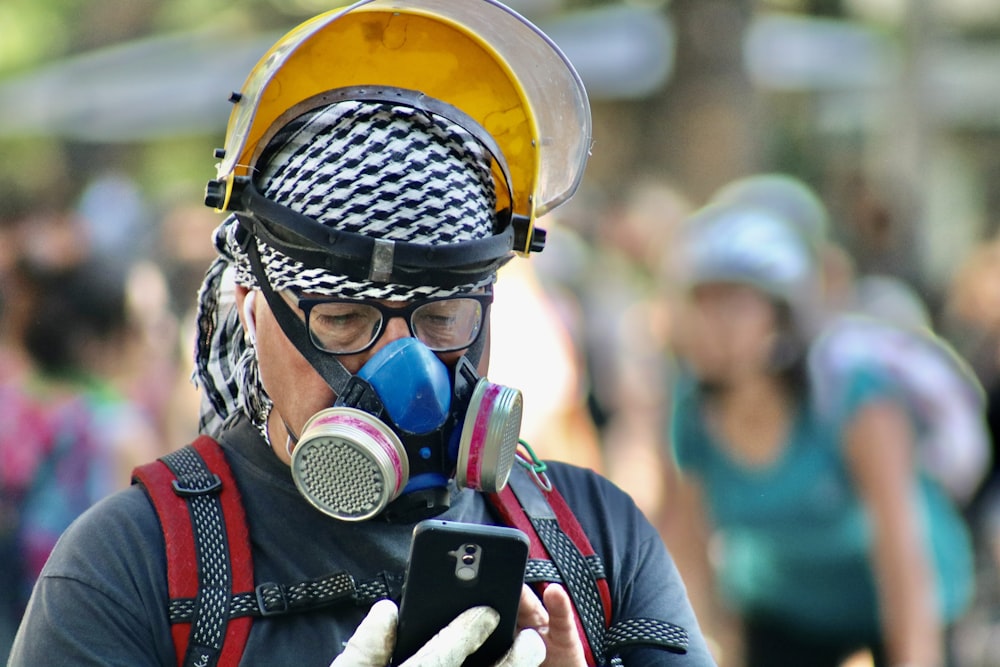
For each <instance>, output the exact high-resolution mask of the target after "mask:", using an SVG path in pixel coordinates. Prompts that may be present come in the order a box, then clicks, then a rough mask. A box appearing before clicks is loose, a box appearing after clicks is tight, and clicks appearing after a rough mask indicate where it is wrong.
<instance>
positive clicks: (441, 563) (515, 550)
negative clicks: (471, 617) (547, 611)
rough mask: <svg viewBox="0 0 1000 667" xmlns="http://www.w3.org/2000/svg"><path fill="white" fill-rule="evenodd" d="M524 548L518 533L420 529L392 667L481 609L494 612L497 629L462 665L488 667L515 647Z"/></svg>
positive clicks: (442, 524)
mask: <svg viewBox="0 0 1000 667" xmlns="http://www.w3.org/2000/svg"><path fill="white" fill-rule="evenodd" d="M528 544H529V543H528V537H527V536H526V535H525V534H524V533H523V532H521V531H520V530H518V529H516V528H507V527H503V526H484V525H480V524H474V523H459V522H454V521H439V520H435V519H430V520H426V521H421V522H420V523H418V524H417V525H416V526H415V527H414V529H413V539H412V541H411V542H410V556H409V560H408V562H407V567H406V575H405V579H404V581H403V595H402V600H401V601H400V605H399V625H398V626H397V630H396V649H395V652H394V653H393V661H392V664H394V665H399V664H400V663H402V662H403V661H405V660H406V659H407V658H409V657H410V656H411V655H413V654H414V653H416V652H417V651H418V650H419V649H420V647H422V646H423V645H424V644H426V643H427V641H428V640H430V639H431V638H432V637H434V635H436V634H437V633H438V631H439V630H441V629H442V628H443V627H444V626H446V625H448V624H449V623H451V622H452V621H453V620H454V619H455V617H456V616H458V615H459V614H460V613H462V612H463V611H465V610H466V609H470V608H471V607H476V606H479V605H488V606H490V607H493V608H494V609H496V610H497V612H499V613H500V624H499V625H498V626H497V628H496V630H494V631H493V634H491V635H490V636H489V638H487V640H486V642H485V643H484V644H483V645H482V646H481V647H480V648H479V649H478V650H477V651H476V652H475V653H473V654H472V655H471V656H469V658H468V659H467V660H466V661H465V662H464V663H463V665H464V667H480V666H482V667H486V666H488V665H492V664H494V663H495V662H496V661H497V660H499V659H500V658H501V657H502V656H503V654H504V653H505V652H506V651H507V650H508V649H509V648H510V646H511V644H513V643H514V633H515V632H516V630H517V607H518V603H519V602H520V599H521V585H522V584H523V583H524V568H525V565H526V564H527V561H528Z"/></svg>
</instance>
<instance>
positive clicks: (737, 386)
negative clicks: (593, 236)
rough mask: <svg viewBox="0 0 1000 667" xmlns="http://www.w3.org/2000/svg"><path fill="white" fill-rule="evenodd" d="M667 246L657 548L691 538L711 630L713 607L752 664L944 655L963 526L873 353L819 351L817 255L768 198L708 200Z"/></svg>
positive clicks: (685, 563)
mask: <svg viewBox="0 0 1000 667" xmlns="http://www.w3.org/2000/svg"><path fill="white" fill-rule="evenodd" d="M676 252H677V256H676V258H675V261H676V271H675V274H674V275H675V278H676V279H677V280H678V282H679V290H678V291H679V294H677V295H676V296H677V301H678V304H677V306H676V313H675V317H674V324H675V327H674V330H673V331H674V334H675V338H674V340H673V346H674V350H675V352H676V354H677V358H678V360H679V363H678V366H679V370H678V378H677V380H676V382H675V386H674V393H673V395H674V404H673V412H672V421H671V426H672V436H671V444H672V447H673V454H674V458H675V460H676V465H677V467H678V469H679V471H680V474H679V477H678V480H677V485H676V486H675V487H674V490H675V493H674V495H673V497H672V502H674V503H675V513H676V514H679V515H681V517H682V518H679V519H678V518H675V519H674V522H673V524H672V527H673V530H675V531H677V533H676V534H675V535H674V536H672V537H670V538H669V539H668V545H670V546H671V549H673V548H674V546H675V545H676V544H683V543H685V542H684V541H685V540H686V541H687V544H689V545H696V544H697V545H700V547H698V548H696V547H695V546H690V548H689V550H688V553H686V554H685V553H680V552H678V551H674V553H675V556H676V557H677V558H678V562H679V563H680V564H681V570H682V572H683V573H684V576H685V579H686V581H688V584H689V585H690V586H692V593H691V596H692V599H693V600H694V601H696V605H695V607H696V609H697V610H699V616H700V618H701V620H702V622H703V623H704V624H705V628H706V631H707V632H708V634H709V636H712V635H713V634H714V633H715V629H714V628H715V624H714V621H713V617H712V616H710V615H709V614H711V613H712V612H713V611H714V608H713V604H716V605H718V603H719V602H721V603H722V605H723V606H722V617H723V618H724V619H725V618H726V616H725V612H729V613H730V614H735V616H736V617H737V620H738V624H739V627H740V628H741V629H740V631H739V636H740V642H739V643H740V644H741V647H740V649H739V650H740V651H741V652H742V654H743V658H744V662H745V664H747V665H753V666H754V667H768V666H770V665H799V664H808V665H817V666H823V665H830V666H831V667H832V666H835V665H839V664H841V663H842V662H843V661H844V660H846V659H848V658H849V657H850V656H852V655H853V654H855V653H856V652H858V651H861V650H868V651H869V652H870V653H871V655H872V657H873V659H874V664H875V665H877V666H881V665H904V664H905V665H946V664H951V663H949V662H948V661H949V654H948V653H949V652H948V642H947V634H948V630H949V628H950V627H952V626H953V625H954V623H955V621H956V619H957V618H958V617H959V616H960V615H961V613H962V612H963V610H964V609H965V608H966V606H967V604H968V601H969V599H970V593H971V589H972V571H971V551H970V539H969V535H968V531H967V529H966V526H965V524H964V523H963V521H962V519H961V517H960V515H959V513H958V512H957V511H956V509H955V507H954V506H953V505H952V503H951V501H950V499H949V498H948V496H947V494H946V493H945V492H944V491H943V490H942V489H941V488H940V486H939V485H938V484H937V483H936V482H935V480H934V479H933V478H932V477H931V476H930V475H929V474H928V471H927V470H926V469H925V468H924V467H923V466H922V465H921V462H922V459H921V457H920V456H919V453H918V452H917V451H916V450H917V438H916V434H917V432H918V431H919V429H920V425H921V420H920V414H919V411H918V409H916V408H915V407H914V406H912V405H911V404H909V403H908V402H907V400H905V396H906V391H905V389H904V388H903V387H902V386H901V383H900V381H899V378H898V377H897V376H896V375H895V374H894V373H893V371H892V369H890V368H887V365H885V364H882V363H881V362H880V361H879V358H877V356H876V355H862V356H863V357H865V358H864V359H863V360H862V361H863V362H864V363H853V362H854V361H856V359H851V360H850V361H851V362H852V363H845V364H843V365H842V366H841V365H836V364H834V365H829V364H824V363H820V362H818V361H817V355H823V354H824V353H825V352H828V351H829V348H828V347H826V345H825V343H824V339H823V336H824V335H825V332H827V331H828V329H829V327H830V324H829V323H828V322H826V316H827V315H828V311H827V309H826V308H825V307H824V304H823V302H822V300H821V299H820V298H819V295H820V294H821V288H820V280H819V274H820V270H819V269H817V268H816V267H817V263H818V262H817V257H816V254H815V253H814V252H812V251H811V249H810V247H809V245H808V243H806V241H805V239H804V238H803V236H802V234H801V232H800V231H799V230H798V229H796V227H795V224H794V223H791V222H788V221H787V220H786V219H785V218H783V217H781V216H780V215H778V214H776V213H775V212H774V211H773V210H771V209H767V208H761V207H755V206H753V205H749V204H726V203H720V202H715V203H711V204H709V205H708V206H706V207H704V208H703V209H701V210H699V211H698V212H697V213H695V214H694V215H693V216H691V218H690V219H689V220H688V221H687V223H686V225H685V228H684V231H683V232H682V234H681V237H680V241H679V243H678V245H677V248H676ZM852 331H854V332H855V333H858V331H857V330H856V329H855V330H852ZM858 335H860V334H858ZM835 340H841V339H835ZM824 358H825V357H824ZM820 397H821V398H822V400H820ZM923 407H925V406H921V408H923ZM709 545H714V546H713V549H712V552H713V554H714V558H713V559H711V560H709V559H708V558H707V557H706V555H705V554H706V553H707V551H706V550H707V549H708V548H709ZM709 563H711V565H712V566H713V567H711V568H709V567H708V564H709ZM689 573H690V574H689ZM696 587H697V588H698V589H699V590H695V588H696ZM702 609H704V610H706V611H705V612H704V613H703V612H702V611H701V610H702ZM728 648H730V650H733V649H732V647H728Z"/></svg>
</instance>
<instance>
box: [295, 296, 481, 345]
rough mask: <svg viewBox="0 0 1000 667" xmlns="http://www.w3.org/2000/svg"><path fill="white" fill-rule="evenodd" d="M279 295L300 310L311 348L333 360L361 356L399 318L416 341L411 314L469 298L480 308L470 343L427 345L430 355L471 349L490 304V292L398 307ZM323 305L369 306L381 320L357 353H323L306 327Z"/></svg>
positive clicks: (332, 298)
mask: <svg viewBox="0 0 1000 667" xmlns="http://www.w3.org/2000/svg"><path fill="white" fill-rule="evenodd" d="M283 292H284V293H285V294H288V295H289V296H290V297H291V299H292V303H293V304H294V305H295V306H296V307H297V308H298V309H299V310H300V311H302V314H303V316H304V319H305V322H304V324H305V327H306V332H307V334H308V336H309V342H311V343H312V345H313V347H315V348H316V349H317V350H319V351H320V352H323V353H324V354H329V355H333V356H335V357H348V356H351V355H353V354H361V353H362V352H367V351H368V350H370V349H371V348H372V347H373V346H374V345H375V343H377V342H378V341H379V339H381V338H382V336H384V335H385V330H386V324H387V323H388V322H389V320H391V319H393V318H396V317H402V318H403V319H404V320H405V321H406V328H407V329H408V330H409V332H410V335H411V336H412V337H414V338H417V339H418V340H419V337H418V336H417V332H416V331H414V329H413V320H412V318H413V313H414V312H416V311H417V310H418V309H420V308H422V307H423V306H426V305H427V304H430V303H436V302H439V301H453V300H455V299H472V300H474V301H478V302H479V305H480V309H479V324H478V325H477V327H476V335H475V336H473V338H472V340H470V341H469V342H468V343H466V344H464V345H461V346H458V347H448V348H433V347H430V346H428V347H429V349H430V350H431V351H432V352H441V353H445V352H457V351H459V350H465V349H467V348H469V347H472V346H473V345H474V344H475V343H476V341H477V340H479V337H480V336H482V335H483V328H484V326H483V325H484V324H485V323H486V311H487V309H488V308H489V306H490V305H491V304H492V303H493V293H492V292H486V293H482V294H452V295H450V296H440V297H432V298H428V299H415V300H410V301H407V302H403V303H405V304H406V305H402V306H399V307H394V306H387V305H385V304H383V303H381V302H379V301H375V300H370V299H346V298H337V297H304V296H299V295H298V294H296V293H295V292H293V291H292V290H289V289H286V290H283ZM326 303H348V304H355V305H364V306H370V307H372V308H375V309H376V310H377V311H378V312H379V315H381V318H382V319H381V320H380V321H379V325H378V331H376V332H375V334H374V335H373V336H372V338H371V340H370V341H368V344H367V345H365V346H363V347H361V348H359V349H357V350H352V351H351V352H332V351H330V350H327V349H326V348H324V347H323V346H322V345H320V344H319V342H318V341H317V340H316V337H315V336H314V335H313V331H312V327H310V326H309V317H310V314H311V313H312V309H313V308H315V307H316V306H319V305H322V304H326ZM421 342H423V341H421ZM425 345H426V343H425Z"/></svg>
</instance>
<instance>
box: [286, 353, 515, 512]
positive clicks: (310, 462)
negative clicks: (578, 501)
mask: <svg viewBox="0 0 1000 667" xmlns="http://www.w3.org/2000/svg"><path fill="white" fill-rule="evenodd" d="M521 412H522V398H521V392H520V391H518V390H517V389H512V388H510V387H505V386H502V385H498V384H494V383H492V382H489V381H488V380H487V379H486V378H482V377H479V375H478V373H477V372H476V370H475V368H474V367H473V365H472V363H471V362H470V361H469V360H468V359H467V358H466V357H465V356H463V357H461V358H460V359H459V361H458V363H457V364H456V367H455V370H454V371H453V372H451V373H449V370H448V368H447V366H445V364H444V363H443V362H442V361H441V360H440V359H438V357H437V355H435V354H434V353H433V352H432V351H431V350H430V349H428V348H427V347H426V346H425V345H424V344H423V343H421V342H420V341H419V340H417V339H416V338H401V339H398V340H395V341H392V342H391V343H389V344H388V345H386V346H385V347H384V348H382V349H381V350H379V352H378V353H376V354H375V355H374V356H373V357H372V358H371V359H369V360H368V362H367V363H366V364H365V365H364V366H363V367H362V368H361V369H360V370H359V371H358V373H357V375H354V376H352V377H351V379H350V381H349V382H348V384H347V387H346V389H345V390H344V391H343V392H342V395H341V396H339V397H338V399H337V401H336V403H335V404H334V405H333V407H330V408H326V409H324V410H321V411H320V412H318V413H316V414H315V415H313V416H312V417H311V418H310V419H309V420H308V421H307V422H306V424H305V426H304V427H303V430H302V434H301V435H300V437H299V440H298V443H297V445H296V447H295V449H294V450H293V452H292V459H291V471H292V479H293V480H294V481H295V485H296V486H297V487H298V489H299V492H300V493H302V495H303V496H305V498H306V499H307V500H308V501H309V502H310V503H311V504H312V505H313V506H315V507H316V508H317V509H319V510H320V511H322V512H324V513H326V514H328V515H330V516H332V517H334V518H337V519H341V520H344V521H364V520H366V519H370V518H372V517H375V516H377V515H380V514H381V515H382V516H383V517H384V518H386V519H387V520H390V521H418V520H421V519H423V518H428V517H431V516H435V515H437V514H440V513H441V512H443V511H444V510H445V509H447V507H448V505H449V503H450V495H449V492H448V480H449V479H450V478H451V477H452V475H454V478H455V482H456V484H457V486H458V487H459V488H470V489H474V490H476V491H482V492H485V493H494V492H497V491H500V490H501V489H503V487H504V486H505V485H506V483H507V478H508V476H509V475H510V471H511V468H512V467H513V465H514V460H515V456H516V452H517V446H518V438H519V434H520V429H521Z"/></svg>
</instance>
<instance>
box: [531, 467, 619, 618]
mask: <svg viewBox="0 0 1000 667" xmlns="http://www.w3.org/2000/svg"><path fill="white" fill-rule="evenodd" d="M546 497H547V498H548V500H549V505H551V506H552V511H553V512H555V513H556V520H558V521H559V527H560V528H562V529H563V532H564V533H566V534H567V535H568V536H569V539H571V540H573V544H575V545H576V548H577V549H579V550H580V553H582V554H583V555H584V556H593V555H595V553H596V552H595V551H594V547H593V546H592V545H591V544H590V540H588V539H587V534H586V533H584V532H583V526H581V525H580V522H579V521H577V519H576V515H575V514H573V510H571V509H570V508H569V505H567V504H566V500H565V499H564V498H563V497H562V494H561V493H559V491H557V490H556V488H555V487H552V490H551V491H549V492H548V493H547V494H546ZM597 590H598V592H599V593H600V594H601V604H602V605H603V607H604V624H605V625H606V626H608V625H611V589H610V588H609V587H608V580H607V579H606V578H603V577H602V578H601V579H598V580H597Z"/></svg>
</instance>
